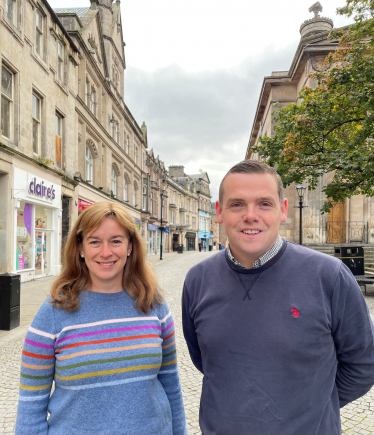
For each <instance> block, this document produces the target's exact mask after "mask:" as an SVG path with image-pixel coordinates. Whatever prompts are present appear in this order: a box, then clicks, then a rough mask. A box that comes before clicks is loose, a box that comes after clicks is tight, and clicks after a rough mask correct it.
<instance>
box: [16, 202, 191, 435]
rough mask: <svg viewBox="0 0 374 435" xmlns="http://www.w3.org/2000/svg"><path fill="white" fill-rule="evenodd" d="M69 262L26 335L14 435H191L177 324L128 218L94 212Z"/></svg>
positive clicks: (113, 207) (106, 209)
mask: <svg viewBox="0 0 374 435" xmlns="http://www.w3.org/2000/svg"><path fill="white" fill-rule="evenodd" d="M64 258H65V261H64V268H63V271H62V273H61V275H60V276H59V277H58V278H57V279H56V281H55V282H54V284H53V286H52V290H51V296H50V297H49V298H48V299H47V300H46V301H45V302H44V303H43V305H42V306H41V308H40V309H39V311H38V313H37V315H36V316H35V319H34V320H33V322H32V324H31V326H30V327H29V330H28V333H27V335H26V339H25V344H24V348H23V351H22V366H21V382H20V397H19V404H18V415H17V422H16V434H20V435H26V434H33V435H35V434H49V435H53V434H59V435H62V434H64V435H73V434H80V435H82V434H100V435H101V434H111V435H113V434H124V435H131V434H137V435H148V434H149V435H153V434H157V435H161V434H165V435H166V434H186V433H187V430H186V422H185V414H184V408H183V399H182V392H181V387H180V383H179V377H178V371H177V364H176V347H175V335H174V322H173V319H172V317H171V314H170V311H169V309H168V307H167V305H166V302H165V301H164V300H163V298H162V295H161V294H160V292H159V291H158V290H157V286H156V285H157V284H156V278H155V276H154V274H153V272H152V270H151V269H150V267H149V266H148V264H147V263H146V261H145V254H144V250H143V246H142V242H141V239H140V236H139V234H138V232H137V229H136V227H135V224H134V221H133V219H132V218H131V216H130V215H129V214H128V213H127V212H126V210H125V209H124V207H122V206H120V205H118V204H115V203H109V202H102V203H98V204H94V205H92V206H90V207H89V208H87V209H86V210H85V211H84V212H83V213H82V214H81V215H80V216H79V218H78V220H77V222H76V224H75V225H74V228H73V230H72V232H71V234H70V236H69V238H68V240H67V243H66V247H65V253H64ZM53 381H55V389H54V391H53V393H52V394H50V393H51V387H52V383H53ZM47 413H49V414H50V416H49V419H47Z"/></svg>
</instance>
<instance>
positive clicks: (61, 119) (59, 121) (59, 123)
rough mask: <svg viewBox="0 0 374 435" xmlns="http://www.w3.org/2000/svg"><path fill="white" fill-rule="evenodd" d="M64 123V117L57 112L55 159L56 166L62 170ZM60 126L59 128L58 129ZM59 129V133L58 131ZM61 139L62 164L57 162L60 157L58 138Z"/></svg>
mask: <svg viewBox="0 0 374 435" xmlns="http://www.w3.org/2000/svg"><path fill="white" fill-rule="evenodd" d="M63 122H64V117H63V116H62V115H61V114H60V113H59V112H57V111H56V112H55V159H56V166H57V167H58V168H61V166H62V158H63V155H62V149H63V146H62V140H63V136H62V135H63ZM58 126H59V127H58ZM58 129H59V131H57V130H58ZM58 137H59V138H60V162H59V161H58V160H57V157H58V146H57V141H58V140H57V138H58Z"/></svg>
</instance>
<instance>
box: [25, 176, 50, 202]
mask: <svg viewBox="0 0 374 435" xmlns="http://www.w3.org/2000/svg"><path fill="white" fill-rule="evenodd" d="M27 175H28V176H27V190H28V195H27V196H32V197H36V198H39V199H41V200H42V201H43V200H44V201H53V200H54V199H55V198H56V189H55V187H54V185H53V184H52V183H50V182H48V181H46V180H43V179H42V178H38V177H35V176H34V175H31V174H27Z"/></svg>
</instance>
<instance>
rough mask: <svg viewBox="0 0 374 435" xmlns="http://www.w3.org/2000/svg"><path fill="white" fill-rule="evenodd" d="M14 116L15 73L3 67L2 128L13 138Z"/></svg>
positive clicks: (6, 135)
mask: <svg viewBox="0 0 374 435" xmlns="http://www.w3.org/2000/svg"><path fill="white" fill-rule="evenodd" d="M12 118H13V74H12V73H11V72H10V71H9V70H7V69H6V68H5V67H2V69H1V130H2V132H3V133H2V134H3V136H5V137H7V138H8V139H11V135H12V131H11V130H12V128H11V126H12Z"/></svg>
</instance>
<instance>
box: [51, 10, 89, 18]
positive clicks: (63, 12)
mask: <svg viewBox="0 0 374 435" xmlns="http://www.w3.org/2000/svg"><path fill="white" fill-rule="evenodd" d="M53 10H54V11H55V12H56V14H76V15H78V18H83V17H84V16H85V15H86V13H87V12H88V11H89V10H90V8H58V9H53Z"/></svg>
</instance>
